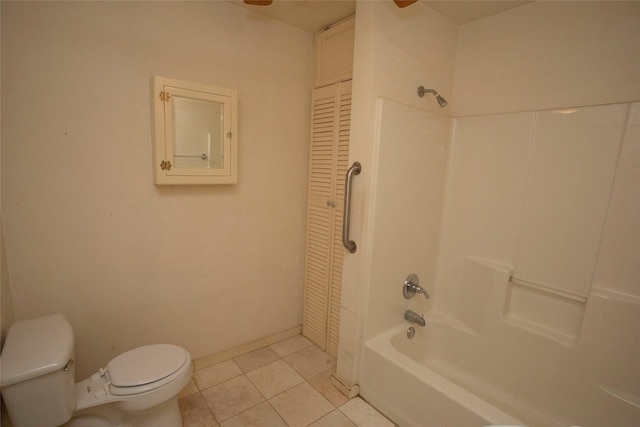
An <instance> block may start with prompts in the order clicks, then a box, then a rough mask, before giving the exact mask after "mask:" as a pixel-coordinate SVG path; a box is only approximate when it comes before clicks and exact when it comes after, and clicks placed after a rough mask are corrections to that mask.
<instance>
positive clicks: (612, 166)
mask: <svg viewBox="0 0 640 427" xmlns="http://www.w3.org/2000/svg"><path fill="white" fill-rule="evenodd" d="M450 128H451V129H452V132H451V135H452V137H451V138H450V146H449V140H448V138H447V136H448V131H449V129H450ZM378 135H379V138H378V141H377V144H378V147H377V150H378V156H377V167H378V169H379V174H378V178H377V179H378V182H376V194H375V197H376V206H375V214H374V217H375V222H376V225H377V230H384V231H377V230H376V232H375V233H374V239H373V247H374V251H373V263H372V265H373V267H372V274H371V277H372V282H371V287H370V290H369V292H370V293H369V303H368V312H369V313H370V314H369V316H368V317H369V318H368V321H367V325H366V327H365V332H364V333H365V344H364V346H363V349H362V354H361V356H362V358H361V365H360V368H361V369H360V376H359V378H360V380H359V384H360V388H361V394H362V395H363V396H364V397H365V398H366V399H367V400H369V401H370V402H371V403H372V404H373V405H375V406H376V407H377V408H379V409H380V410H382V411H383V412H384V413H385V414H386V415H388V416H389V417H390V418H391V419H392V420H393V421H394V422H396V423H398V424H400V425H403V426H410V427H413V426H415V427H418V426H421V427H424V426H427V427H429V426H439V425H447V426H450V427H456V426H460V427H462V426H483V425H487V424H516V425H530V426H542V427H547V426H548V427H556V426H558V427H559V426H567V425H582V426H591V425H593V426H595V425H615V426H628V427H631V426H635V425H638V424H639V423H640V388H639V384H638V381H637V379H638V378H640V371H639V370H640V367H639V365H638V363H637V361H638V360H640V340H639V339H638V333H637V331H638V330H640V297H639V296H638V295H639V293H640V289H637V286H638V277H639V273H640V272H639V268H640V267H638V263H637V256H638V247H637V242H638V241H640V236H639V233H640V215H638V213H640V188H639V186H638V182H640V175H639V174H640V172H639V171H640V164H639V163H638V162H639V161H640V103H637V102H636V103H621V104H610V105H601V106H587V107H576V108H570V109H562V110H549V111H532V112H522V113H512V114H497V115H486V116H474V117H464V118H457V119H453V120H449V119H444V118H442V117H440V116H436V115H434V114H432V113H428V112H424V111H420V110H418V109H416V108H413V107H407V106H403V105H400V104H397V103H395V102H392V101H386V100H384V101H380V104H379V133H378ZM425 147H432V148H434V149H433V150H432V152H431V153H430V154H432V155H430V156H425V155H424V153H423V152H422V151H420V150H425V149H426V148H425ZM435 147H438V148H435ZM436 153H441V154H439V155H435V154H436ZM415 157H420V160H419V161H416V160H415ZM412 162H413V163H412ZM416 162H418V163H420V167H412V168H409V169H410V170H411V173H410V174H404V176H403V174H402V173H401V174H393V173H392V171H395V170H397V165H399V164H404V165H410V166H411V165H417V163H416ZM434 174H435V175H434ZM382 180H386V181H385V182H381V181H382ZM404 180H411V181H406V182H405V181H404ZM389 186H400V187H398V188H403V189H405V190H406V191H403V192H402V193H403V194H396V193H400V192H395V193H394V192H390V191H386V189H387V188H389ZM425 195H426V196H425ZM412 199H413V200H416V202H414V203H413V204H407V202H406V201H407V200H412ZM427 199H428V200H429V202H426V200H427ZM439 200H440V203H438V201H439ZM403 202H404V204H403ZM399 205H400V206H411V207H412V208H413V209H400V210H398V209H397V206H399ZM440 207H442V208H440ZM408 225H411V226H408ZM408 233H409V234H410V233H413V235H414V237H415V238H414V239H410V238H408V235H409V234H408ZM429 237H430V239H428V238H429ZM434 253H437V256H434ZM385 259H386V260H387V261H385V262H383V260H385ZM376 260H377V261H376ZM388 260H393V262H392V263H390V262H389V261H388ZM385 263H386V265H385ZM416 270H417V271H416ZM410 272H417V273H418V275H419V277H420V281H421V286H422V285H423V286H424V287H425V288H427V289H429V291H430V292H431V294H432V298H431V299H430V300H429V301H427V300H425V299H424V298H412V299H411V300H409V301H407V300H405V299H404V298H403V296H402V281H403V279H404V277H406V275H407V274H408V273H410ZM429 272H431V273H429ZM433 272H435V273H433ZM394 284H395V286H394ZM407 309H411V310H413V311H415V312H417V313H425V316H424V317H425V320H426V325H425V326H424V327H420V326H416V325H413V326H414V328H415V336H414V337H413V338H412V339H411V340H409V339H408V338H407V334H406V330H407V328H408V327H409V326H410V325H409V324H408V323H407V322H405V321H403V319H402V314H403V313H404V312H405V311H406V310H407ZM371 313H376V315H375V316H373V315H371Z"/></svg>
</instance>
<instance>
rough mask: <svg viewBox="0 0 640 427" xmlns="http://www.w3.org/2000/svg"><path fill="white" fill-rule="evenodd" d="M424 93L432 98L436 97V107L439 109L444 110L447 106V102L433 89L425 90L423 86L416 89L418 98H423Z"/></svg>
mask: <svg viewBox="0 0 640 427" xmlns="http://www.w3.org/2000/svg"><path fill="white" fill-rule="evenodd" d="M425 93H432V94H433V96H435V97H436V101H438V105H440V107H442V108H444V107H446V106H447V100H446V99H444V98H443V97H442V95H440V94H439V93H438V92H436V91H435V90H434V89H425V88H424V86H420V87H419V88H418V96H420V97H423V96H424V94H425Z"/></svg>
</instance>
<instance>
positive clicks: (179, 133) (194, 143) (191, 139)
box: [172, 96, 225, 169]
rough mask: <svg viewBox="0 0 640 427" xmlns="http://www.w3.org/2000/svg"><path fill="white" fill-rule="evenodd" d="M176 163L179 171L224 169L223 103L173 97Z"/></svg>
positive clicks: (174, 154) (174, 155)
mask: <svg viewBox="0 0 640 427" xmlns="http://www.w3.org/2000/svg"><path fill="white" fill-rule="evenodd" d="M172 101H173V123H174V128H173V129H174V135H173V141H174V147H173V161H174V163H173V164H174V165H175V167H177V168H189V169H223V168H224V156H225V153H224V104H222V103H219V102H212V101H205V100H201V99H193V98H186V97H180V96H174V97H173V99H172Z"/></svg>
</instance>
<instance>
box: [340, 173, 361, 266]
mask: <svg viewBox="0 0 640 427" xmlns="http://www.w3.org/2000/svg"><path fill="white" fill-rule="evenodd" d="M361 170H362V165H360V163H359V162H355V163H354V164H353V165H351V167H350V168H349V170H348V171H347V176H346V177H345V181H344V212H343V217H342V244H343V245H344V247H345V248H346V249H347V250H348V251H349V253H354V252H355V251H356V249H357V246H356V242H354V241H353V240H349V218H350V216H351V215H350V213H351V177H352V175H360V171H361Z"/></svg>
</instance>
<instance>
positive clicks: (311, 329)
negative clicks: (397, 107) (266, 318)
mask: <svg viewBox="0 0 640 427" xmlns="http://www.w3.org/2000/svg"><path fill="white" fill-rule="evenodd" d="M312 102H313V104H312V120H311V149H310V157H309V162H310V163H309V201H308V207H307V246H306V251H307V253H306V266H305V297H304V319H303V334H304V335H305V336H307V337H308V338H309V339H311V340H312V341H313V342H314V343H316V344H318V345H319V346H320V347H321V348H323V349H325V350H326V351H327V352H329V353H330V354H333V355H336V354H337V349H338V336H339V323H340V295H341V286H342V257H343V256H344V250H343V248H342V243H341V242H342V212H343V205H344V177H345V174H346V171H347V162H348V155H349V154H348V149H349V119H350V113H351V84H350V82H347V83H340V84H335V85H331V86H327V87H324V88H320V89H316V90H315V91H314V94H313V101H312Z"/></svg>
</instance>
